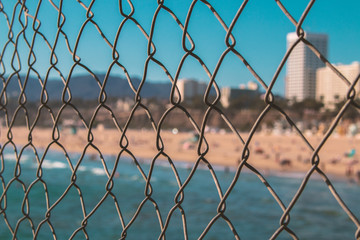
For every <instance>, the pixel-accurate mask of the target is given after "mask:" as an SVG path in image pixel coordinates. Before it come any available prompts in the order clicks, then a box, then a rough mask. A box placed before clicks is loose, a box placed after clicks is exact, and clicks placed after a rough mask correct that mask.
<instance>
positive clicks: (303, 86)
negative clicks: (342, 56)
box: [285, 33, 328, 101]
mask: <svg viewBox="0 0 360 240" xmlns="http://www.w3.org/2000/svg"><path fill="white" fill-rule="evenodd" d="M297 39H298V36H297V35H296V33H289V34H288V35H287V36H286V40H287V49H289V48H290V47H291V46H292V45H293V44H294V42H295V41H296V40H297ZM305 39H307V40H308V41H309V42H311V43H312V44H313V45H314V46H315V47H316V48H317V49H318V50H319V51H320V53H321V54H322V55H323V56H324V57H327V47H328V37H327V35H325V34H313V33H306V35H305ZM324 66H325V64H324V63H323V62H322V61H321V60H320V59H319V58H318V57H317V56H316V55H315V54H314V53H313V52H312V51H311V50H310V48H308V47H307V46H306V45H305V44H304V43H303V42H300V43H298V44H297V45H296V46H295V48H294V49H293V51H292V52H291V53H290V56H289V58H288V60H287V69H286V72H287V73H286V79H285V97H286V98H287V99H290V100H295V101H303V100H304V99H307V98H309V99H315V96H316V70H317V69H318V68H320V67H324Z"/></svg>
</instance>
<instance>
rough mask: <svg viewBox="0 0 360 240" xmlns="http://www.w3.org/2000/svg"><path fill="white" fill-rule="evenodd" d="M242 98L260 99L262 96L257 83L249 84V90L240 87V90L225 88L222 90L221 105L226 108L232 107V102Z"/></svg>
mask: <svg viewBox="0 0 360 240" xmlns="http://www.w3.org/2000/svg"><path fill="white" fill-rule="evenodd" d="M241 96H243V97H247V98H249V99H251V98H258V97H259V96H260V92H259V87H258V85H257V84H256V83H255V82H248V84H247V88H246V87H242V86H240V88H231V87H223V88H221V97H220V103H221V105H222V106H223V107H224V108H228V107H230V105H231V103H232V101H234V100H235V99H237V98H240V97H241Z"/></svg>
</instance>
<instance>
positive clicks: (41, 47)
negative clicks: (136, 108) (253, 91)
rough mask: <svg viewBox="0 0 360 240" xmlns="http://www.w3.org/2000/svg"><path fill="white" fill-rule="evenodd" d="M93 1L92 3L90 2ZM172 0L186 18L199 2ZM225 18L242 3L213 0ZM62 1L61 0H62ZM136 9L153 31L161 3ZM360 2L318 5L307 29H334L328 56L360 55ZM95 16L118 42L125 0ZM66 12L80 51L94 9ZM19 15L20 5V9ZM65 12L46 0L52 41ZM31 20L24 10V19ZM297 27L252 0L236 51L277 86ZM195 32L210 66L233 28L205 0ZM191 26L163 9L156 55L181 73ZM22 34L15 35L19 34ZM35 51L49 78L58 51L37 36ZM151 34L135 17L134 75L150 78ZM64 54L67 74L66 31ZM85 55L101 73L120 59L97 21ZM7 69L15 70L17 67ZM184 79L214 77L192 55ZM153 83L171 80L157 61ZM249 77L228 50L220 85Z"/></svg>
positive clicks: (67, 8) (122, 41)
mask: <svg viewBox="0 0 360 240" xmlns="http://www.w3.org/2000/svg"><path fill="white" fill-rule="evenodd" d="M14 2H15V1H6V2H4V3H3V4H4V10H5V11H6V12H7V13H8V14H9V16H10V17H11V15H12V9H13V4H14ZM35 2H37V1H28V3H27V7H28V9H29V14H30V15H35V11H36V7H37V3H35ZM83 2H84V4H85V5H86V6H89V4H90V2H91V1H83ZM164 2H165V6H167V7H169V8H170V9H171V10H172V11H174V13H175V14H176V15H177V17H178V18H179V20H180V21H181V22H182V23H183V24H185V20H186V16H187V14H188V9H189V6H190V4H191V1H189V0H182V1H178V0H165V1H164ZM209 2H210V3H211V4H212V6H213V7H214V8H215V10H216V11H217V12H218V13H219V15H220V16H221V17H222V18H223V20H224V22H225V23H226V24H227V25H228V26H229V25H230V23H231V22H232V19H233V18H234V16H235V14H236V12H237V10H238V8H239V7H240V5H241V4H242V1H234V0H223V1H215V0H214V1H209ZM308 2H309V1H305V0H297V1H294V0H286V1H285V0H284V1H282V3H283V4H284V6H285V7H286V8H287V9H288V11H289V12H290V13H291V14H292V15H293V16H294V18H295V19H296V20H298V19H299V18H300V16H301V14H302V12H303V11H304V9H305V8H306V6H307V4H308ZM54 3H55V4H56V5H57V6H59V0H57V1H54ZM132 3H133V4H134V8H135V13H134V16H133V17H134V18H135V19H136V20H138V21H139V23H140V24H141V25H142V27H143V28H144V30H145V31H146V32H147V33H148V34H149V33H150V29H151V21H152V20H153V16H154V13H155V11H156V8H157V1H153V0H151V1H150V0H142V1H139V0H138V1H135V0H133V1H132ZM122 5H123V8H124V11H125V12H129V11H130V9H129V7H128V6H129V5H128V3H127V1H122ZM359 9H360V1H358V0H344V1H337V0H318V1H316V2H315V3H314V5H313V7H312V9H311V11H310V13H309V15H308V17H307V18H306V20H305V22H304V24H303V28H304V29H305V30H306V31H308V32H316V33H326V34H328V35H329V49H328V53H329V54H328V59H329V60H330V62H332V63H334V64H335V63H344V64H348V63H351V62H353V61H359V60H360V44H359V43H360V20H359V18H358V17H359V13H358V11H359ZM92 10H93V13H94V18H93V19H94V21H96V22H97V23H98V25H99V26H100V28H101V29H102V31H103V32H104V34H105V36H106V37H107V38H108V39H109V41H110V42H111V43H114V40H115V37H116V32H117V30H118V27H119V25H120V23H121V22H122V21H123V20H124V17H122V16H121V15H120V14H119V4H118V1H115V0H114V1H111V0H103V1H99V0H97V1H95V2H94V4H93V7H92ZM63 12H64V14H65V16H66V21H65V24H64V26H63V30H64V31H65V32H66V34H67V36H68V37H69V43H70V47H71V48H72V49H74V47H75V43H76V39H77V37H78V34H79V30H80V28H81V26H82V25H83V23H84V22H85V20H86V10H85V9H84V8H83V7H82V6H81V5H80V4H79V3H78V2H76V1H68V0H67V1H64V2H63ZM15 14H16V16H17V15H18V14H19V8H18V10H17V11H16V12H15ZM57 17H58V16H57V11H56V10H55V9H54V8H53V7H52V6H51V5H50V4H49V3H48V1H45V0H44V1H42V3H41V6H40V11H39V15H38V19H40V21H41V26H40V28H39V30H40V32H42V33H43V34H44V35H45V36H46V38H47V39H48V41H49V42H50V44H51V45H53V44H54V42H55V35H56V30H57ZM21 19H22V20H24V19H25V18H24V17H23V16H22V18H21ZM28 24H29V25H28V28H27V30H26V37H27V38H28V39H29V40H30V41H31V40H32V39H33V36H34V32H33V31H32V30H31V27H32V24H33V22H32V19H31V18H28ZM20 29H21V28H20V25H19V23H17V24H15V25H14V27H13V30H14V34H15V36H16V35H17V34H18V33H19V31H20ZM295 29H296V28H295V26H294V25H293V24H292V23H291V22H290V21H289V20H288V19H287V17H286V16H285V15H284V14H283V12H282V11H281V9H280V8H279V7H278V5H277V3H276V1H275V0H250V1H248V2H247V5H246V7H245V9H244V11H243V13H242V14H241V16H240V17H239V19H238V21H237V23H236V25H235V27H234V29H233V35H234V37H235V38H236V46H235V49H236V50H237V51H238V52H240V53H241V54H242V55H243V56H244V57H245V59H246V60H247V61H248V62H249V63H250V65H251V66H252V67H253V68H254V70H255V71H256V72H257V73H258V75H259V76H260V77H261V78H262V79H263V80H264V81H265V83H267V84H269V83H270V81H271V80H272V78H273V76H274V74H275V71H276V69H277V67H278V65H279V64H280V62H281V60H282V58H283V56H284V54H285V52H286V34H287V33H288V32H293V31H295ZM0 32H1V33H2V34H1V37H0V47H1V49H3V46H4V43H5V41H6V37H7V34H3V33H5V32H8V28H7V26H6V22H5V18H4V17H3V15H2V14H0ZM188 33H189V34H190V35H191V37H192V39H193V41H194V42H195V50H194V53H196V54H197V55H198V56H200V57H201V59H202V60H203V61H204V62H205V64H206V65H207V67H208V68H209V70H210V72H213V71H214V69H215V66H216V64H217V62H218V60H219V58H220V56H221V54H222V53H223V52H224V51H225V50H226V45H225V36H226V32H225V30H224V29H223V28H222V26H221V25H220V23H219V22H218V20H217V19H216V18H215V16H214V15H213V13H212V12H211V11H210V10H209V8H208V7H207V6H206V5H205V4H204V3H203V2H201V1H198V2H197V3H196V4H195V7H194V10H193V12H192V15H191V18H190V21H189V27H188ZM182 34H183V32H182V31H181V29H180V28H179V26H178V25H177V23H176V22H175V20H174V19H173V18H172V17H171V16H170V15H169V14H168V13H167V12H166V11H164V10H161V11H160V13H159V15H158V18H157V21H156V25H155V31H154V36H153V42H154V44H155V46H156V54H155V58H156V59H158V60H160V61H161V62H162V63H163V64H164V65H165V66H166V67H167V68H168V70H169V72H170V74H171V75H172V76H173V77H175V74H176V72H177V71H178V70H179V69H178V68H179V63H180V60H181V58H182V57H183V55H184V54H185V52H184V50H183V48H182ZM14 40H15V37H14ZM35 40H36V41H35V45H34V51H35V53H36V55H37V60H36V63H35V64H34V68H35V69H37V70H38V71H39V72H40V73H41V75H43V76H45V74H46V72H47V70H48V69H49V67H50V64H49V59H50V54H51V51H50V50H49V49H48V47H47V46H46V44H45V42H44V41H43V40H42V39H41V38H40V37H39V35H37V36H36V39H35ZM147 44H148V42H147V40H146V38H145V37H144V35H143V34H142V33H141V32H140V30H139V28H138V27H137V26H136V25H135V24H133V22H131V21H128V22H127V23H126V24H125V25H124V27H123V29H122V31H121V33H120V36H119V39H118V43H117V45H116V49H117V51H118V52H119V53H120V58H119V62H120V63H121V64H123V65H124V66H125V67H126V68H127V70H128V71H129V73H130V74H131V75H136V76H139V77H142V76H143V74H144V64H145V60H146V57H147ZM18 48H19V49H21V50H22V51H21V57H22V59H25V60H23V61H22V63H21V65H22V71H24V72H26V71H27V67H26V64H27V58H28V55H29V50H28V49H27V48H26V46H25V42H24V41H23V39H22V38H20V39H19V41H18ZM12 52H13V49H12V48H11V47H8V48H7V50H6V51H5V53H4V56H3V59H11V56H12ZM55 52H56V54H57V55H58V57H59V62H58V64H57V67H59V69H60V70H61V71H62V73H63V74H64V75H65V76H67V75H68V73H69V71H70V68H71V66H72V65H73V64H74V62H73V60H72V56H71V54H70V53H69V51H68V50H67V48H66V44H65V40H64V38H63V37H60V38H59V41H58V42H57V46H56V49H55ZM76 53H77V55H78V56H80V57H81V63H83V64H85V65H86V66H88V67H89V68H90V69H91V70H92V71H93V72H97V73H99V72H102V73H103V72H106V71H107V70H108V68H109V66H110V64H111V62H112V50H111V48H110V47H109V46H108V45H107V44H106V43H105V42H104V41H103V39H102V37H101V36H100V35H99V33H98V31H97V30H96V29H95V27H94V26H93V25H92V24H91V23H89V24H87V25H86V27H85V30H84V32H83V34H82V35H81V36H80V41H79V45H78V48H77V52H76ZM9 62H10V60H8V62H7V63H6V64H5V65H6V66H7V68H6V72H7V73H11V72H12V71H13V70H12V69H11V68H10V67H9V65H10V64H9ZM285 71H286V69H285V68H284V69H283V70H282V72H281V74H280V76H279V78H278V80H277V81H276V84H275V86H274V92H275V93H277V94H281V95H283V93H284V77H285ZM84 72H85V70H84V69H82V68H81V67H77V68H76V69H75V70H74V73H73V74H83V73H84ZM179 72H180V74H179V78H196V79H199V80H202V81H205V82H209V78H208V76H207V75H206V73H205V71H204V70H203V68H202V67H201V66H200V64H199V63H198V62H197V61H196V60H195V59H193V58H191V57H190V58H187V59H186V61H185V63H184V65H183V67H182V68H181V70H180V71H179ZM112 73H113V74H119V75H124V74H123V72H122V70H121V69H119V68H114V69H113V70H112ZM50 75H51V76H56V75H57V74H56V73H55V71H53V70H52V71H50ZM146 79H147V81H163V82H166V81H169V79H168V78H167V77H166V75H165V74H164V72H163V70H162V69H161V68H160V67H159V66H157V65H156V64H155V63H150V64H149V68H148V71H147V78H146ZM249 80H255V78H254V77H253V76H252V75H251V73H250V72H249V71H248V70H247V69H246V68H245V67H244V64H243V63H242V62H241V61H240V60H239V59H238V58H237V57H236V56H235V55H234V54H228V55H227V57H226V58H225V59H224V61H223V63H222V65H221V67H220V69H219V72H218V74H217V75H216V81H217V83H218V84H219V85H220V86H233V87H237V86H239V85H240V84H243V83H246V82H248V81H249Z"/></svg>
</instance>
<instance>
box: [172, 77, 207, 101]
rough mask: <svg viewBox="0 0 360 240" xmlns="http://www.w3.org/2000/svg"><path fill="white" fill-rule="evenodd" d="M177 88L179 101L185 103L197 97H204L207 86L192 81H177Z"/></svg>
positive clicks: (203, 83)
mask: <svg viewBox="0 0 360 240" xmlns="http://www.w3.org/2000/svg"><path fill="white" fill-rule="evenodd" d="M177 87H178V89H179V92H180V95H181V101H187V100H191V99H192V98H194V97H197V96H204V94H205V91H206V88H207V84H206V83H205V82H199V81H196V80H193V79H179V80H178V82H177Z"/></svg>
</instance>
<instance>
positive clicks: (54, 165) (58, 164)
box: [41, 159, 67, 169]
mask: <svg viewBox="0 0 360 240" xmlns="http://www.w3.org/2000/svg"><path fill="white" fill-rule="evenodd" d="M41 167H42V168H49V169H54V168H66V167H67V165H66V164H65V163H63V162H59V161H50V160H46V159H45V161H44V162H43V163H42V164H41Z"/></svg>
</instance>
